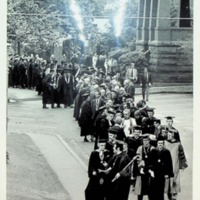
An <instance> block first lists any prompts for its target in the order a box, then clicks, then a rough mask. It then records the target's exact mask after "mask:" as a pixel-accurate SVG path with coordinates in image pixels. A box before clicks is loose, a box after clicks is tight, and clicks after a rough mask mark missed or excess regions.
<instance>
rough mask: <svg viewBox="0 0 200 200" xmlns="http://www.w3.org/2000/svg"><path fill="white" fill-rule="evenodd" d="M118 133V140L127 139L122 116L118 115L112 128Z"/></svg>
mask: <svg viewBox="0 0 200 200" xmlns="http://www.w3.org/2000/svg"><path fill="white" fill-rule="evenodd" d="M110 131H112V132H113V133H115V135H116V140H118V141H125V139H126V135H125V133H124V128H123V127H122V118H121V117H120V116H117V117H116V118H115V120H114V125H113V127H112V128H111V129H110Z"/></svg>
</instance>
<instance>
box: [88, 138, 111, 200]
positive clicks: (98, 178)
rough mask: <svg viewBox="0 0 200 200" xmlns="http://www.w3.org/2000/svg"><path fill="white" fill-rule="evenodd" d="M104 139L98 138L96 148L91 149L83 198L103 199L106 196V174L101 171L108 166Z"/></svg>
mask: <svg viewBox="0 0 200 200" xmlns="http://www.w3.org/2000/svg"><path fill="white" fill-rule="evenodd" d="M105 146H106V141H105V140H99V141H98V148H97V149H96V150H94V151H92V153H91V155H90V159H89V165H88V176H89V182H88V185H87V187H86V189H85V200H104V199H105V196H106V186H107V175H106V174H105V173H103V172H102V171H103V170H105V169H106V167H107V166H108V164H107V163H108V161H109V159H110V155H109V151H107V150H106V149H105Z"/></svg>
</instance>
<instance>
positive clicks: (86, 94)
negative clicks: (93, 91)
mask: <svg viewBox="0 0 200 200" xmlns="http://www.w3.org/2000/svg"><path fill="white" fill-rule="evenodd" d="M89 95H90V93H89V92H86V93H84V94H83V95H82V97H88V96H89Z"/></svg>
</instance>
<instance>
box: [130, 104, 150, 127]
mask: <svg viewBox="0 0 200 200" xmlns="http://www.w3.org/2000/svg"><path fill="white" fill-rule="evenodd" d="M136 108H137V109H136V111H135V112H134V116H135V121H136V124H137V125H139V126H141V125H142V119H143V118H144V117H148V114H147V109H148V108H149V107H148V106H147V105H146V101H144V100H140V101H139V102H137V103H136Z"/></svg>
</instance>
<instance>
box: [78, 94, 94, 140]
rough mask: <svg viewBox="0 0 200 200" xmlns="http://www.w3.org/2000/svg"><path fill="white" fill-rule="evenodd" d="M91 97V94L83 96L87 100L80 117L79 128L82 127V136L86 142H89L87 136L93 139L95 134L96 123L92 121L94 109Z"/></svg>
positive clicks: (84, 102) (83, 104) (82, 106)
mask: <svg viewBox="0 0 200 200" xmlns="http://www.w3.org/2000/svg"><path fill="white" fill-rule="evenodd" d="M89 95H90V94H89V93H85V94H84V95H82V97H83V98H85V100H84V101H83V103H82V105H81V111H80V116H79V126H80V127H81V136H84V142H89V140H88V139H87V135H90V136H91V139H92V138H93V134H94V123H93V119H92V108H91V101H90V96H89Z"/></svg>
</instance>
